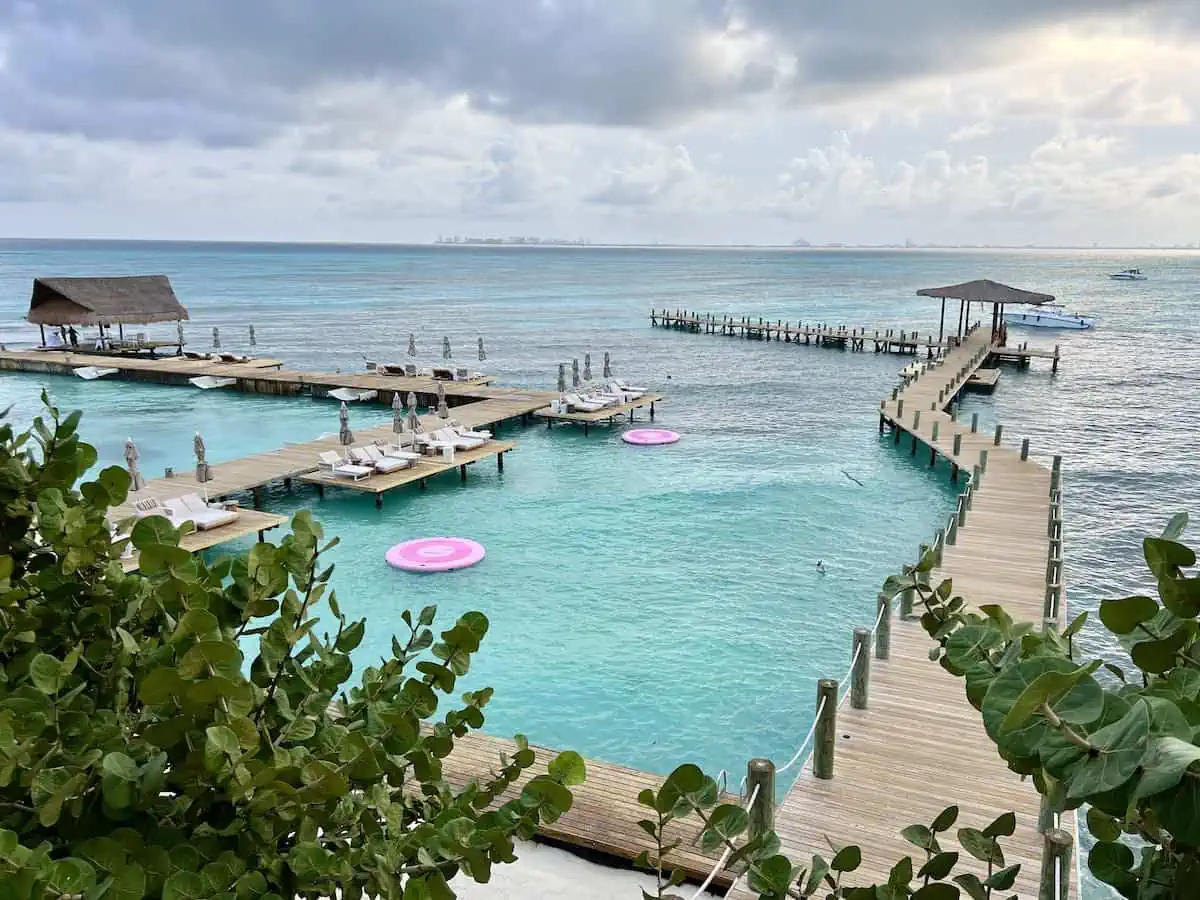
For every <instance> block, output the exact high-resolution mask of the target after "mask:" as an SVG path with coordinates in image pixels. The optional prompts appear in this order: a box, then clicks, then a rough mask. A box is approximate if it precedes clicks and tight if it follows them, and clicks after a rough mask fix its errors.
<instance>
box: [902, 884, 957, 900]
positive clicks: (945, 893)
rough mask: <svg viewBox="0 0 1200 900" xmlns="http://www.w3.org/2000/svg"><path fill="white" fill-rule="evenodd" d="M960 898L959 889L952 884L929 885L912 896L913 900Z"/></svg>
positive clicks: (950, 899)
mask: <svg viewBox="0 0 1200 900" xmlns="http://www.w3.org/2000/svg"><path fill="white" fill-rule="evenodd" d="M958 898H959V892H958V888H956V887H955V886H954V885H952V884H927V885H925V887H923V888H920V889H918V890H917V891H916V892H915V893H914V894H913V895H912V900H958Z"/></svg>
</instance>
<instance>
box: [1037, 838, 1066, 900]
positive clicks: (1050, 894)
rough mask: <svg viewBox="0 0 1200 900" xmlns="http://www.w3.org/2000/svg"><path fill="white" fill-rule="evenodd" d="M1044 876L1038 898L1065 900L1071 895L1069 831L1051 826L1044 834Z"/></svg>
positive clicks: (1041, 899)
mask: <svg viewBox="0 0 1200 900" xmlns="http://www.w3.org/2000/svg"><path fill="white" fill-rule="evenodd" d="M1042 839H1043V846H1042V876H1041V883H1040V885H1039V887H1038V900H1065V898H1067V897H1070V896H1071V851H1072V849H1073V846H1072V845H1073V844H1074V841H1073V839H1072V838H1071V833H1070V832H1069V831H1064V830H1063V829H1061V828H1049V829H1047V830H1046V832H1045V833H1044V834H1043V835H1042Z"/></svg>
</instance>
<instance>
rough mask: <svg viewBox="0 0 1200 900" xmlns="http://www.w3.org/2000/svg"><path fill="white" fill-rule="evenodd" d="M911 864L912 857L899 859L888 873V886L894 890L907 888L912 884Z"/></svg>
mask: <svg viewBox="0 0 1200 900" xmlns="http://www.w3.org/2000/svg"><path fill="white" fill-rule="evenodd" d="M912 877H913V864H912V857H910V856H905V857H902V858H901V859H900V861H899V862H897V863H896V864H895V865H894V866H892V870H891V871H890V872H888V880H887V883H888V886H889V887H894V888H907V887H908V886H909V884H910V883H911V882H912Z"/></svg>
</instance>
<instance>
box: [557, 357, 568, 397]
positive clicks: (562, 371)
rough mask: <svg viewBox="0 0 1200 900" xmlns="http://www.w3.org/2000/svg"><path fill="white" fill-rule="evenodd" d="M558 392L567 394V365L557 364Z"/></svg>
mask: <svg viewBox="0 0 1200 900" xmlns="http://www.w3.org/2000/svg"><path fill="white" fill-rule="evenodd" d="M558 392H559V393H560V394H565V393H566V392H567V364H566V363H559V364H558Z"/></svg>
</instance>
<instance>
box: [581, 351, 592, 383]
mask: <svg viewBox="0 0 1200 900" xmlns="http://www.w3.org/2000/svg"><path fill="white" fill-rule="evenodd" d="M583 380H584V381H591V380H592V354H590V353H585V354H583Z"/></svg>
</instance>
